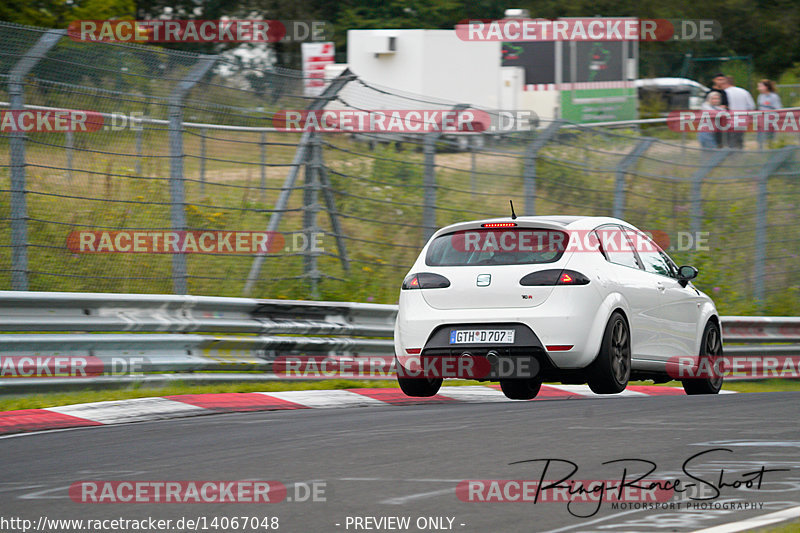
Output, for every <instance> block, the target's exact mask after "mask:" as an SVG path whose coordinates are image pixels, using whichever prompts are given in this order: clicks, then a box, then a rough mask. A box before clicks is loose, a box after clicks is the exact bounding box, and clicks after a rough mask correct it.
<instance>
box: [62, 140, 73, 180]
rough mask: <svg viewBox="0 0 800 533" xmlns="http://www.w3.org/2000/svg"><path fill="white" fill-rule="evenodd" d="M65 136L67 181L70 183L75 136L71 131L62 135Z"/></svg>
mask: <svg viewBox="0 0 800 533" xmlns="http://www.w3.org/2000/svg"><path fill="white" fill-rule="evenodd" d="M64 136H65V139H64V140H65V141H66V142H65V144H66V147H67V181H69V182H70V183H72V158H73V150H74V149H75V136H74V134H73V133H72V130H67V132H66V133H65V134H64Z"/></svg>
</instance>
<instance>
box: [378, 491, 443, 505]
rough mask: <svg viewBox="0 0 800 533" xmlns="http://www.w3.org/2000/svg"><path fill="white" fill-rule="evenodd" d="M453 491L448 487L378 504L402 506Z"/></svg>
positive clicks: (390, 499)
mask: <svg viewBox="0 0 800 533" xmlns="http://www.w3.org/2000/svg"><path fill="white" fill-rule="evenodd" d="M455 491H456V488H455V487H448V488H446V489H440V490H432V491H430V492H417V493H415V494H409V495H408V496H398V497H396V498H389V499H388V500H382V501H380V502H378V503H387V504H390V505H403V504H404V503H408V502H410V501H414V500H421V499H423V498H429V497H431V496H441V495H442V494H449V493H451V492H455Z"/></svg>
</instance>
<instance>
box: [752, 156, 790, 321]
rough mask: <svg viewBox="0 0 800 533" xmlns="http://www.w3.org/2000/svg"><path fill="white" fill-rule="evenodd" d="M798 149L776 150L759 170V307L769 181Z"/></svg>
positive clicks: (756, 284)
mask: <svg viewBox="0 0 800 533" xmlns="http://www.w3.org/2000/svg"><path fill="white" fill-rule="evenodd" d="M796 149H797V147H795V146H787V147H785V148H781V149H780V150H775V151H774V152H773V154H772V155H771V156H770V158H769V160H768V161H767V163H766V164H765V165H764V166H763V167H761V170H760V171H759V172H758V193H757V196H756V235H755V239H756V242H755V257H754V259H753V278H754V279H753V296H754V297H755V300H756V301H757V302H758V306H759V308H762V307H763V305H764V296H765V294H764V292H765V291H764V277H765V275H766V273H765V267H766V257H767V207H768V206H767V202H768V196H767V181H768V180H769V177H770V176H771V175H772V174H773V173H775V172H776V171H777V170H778V169H779V168H780V167H781V165H783V163H784V162H786V160H787V159H789V157H791V156H792V154H793V153H794V151H795V150H796ZM762 310H763V309H762Z"/></svg>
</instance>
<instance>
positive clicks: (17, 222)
mask: <svg viewBox="0 0 800 533" xmlns="http://www.w3.org/2000/svg"><path fill="white" fill-rule="evenodd" d="M66 32H67V30H50V31H47V32H45V33H44V34H43V35H42V36H41V37H40V38H39V41H37V43H36V44H35V45H33V46H32V47H31V49H30V50H28V51H27V52H25V53H24V54H23V56H22V58H21V59H20V60H19V61H17V63H16V64H15V65H14V68H12V69H11V71H10V72H9V75H8V98H9V100H10V102H9V104H10V105H9V108H10V109H11V111H21V110H23V109H24V108H25V88H24V87H25V76H27V75H28V73H30V71H31V69H32V68H33V67H34V66H36V63H38V62H39V60H40V59H42V57H44V55H45V54H46V53H47V51H48V50H50V49H51V48H52V47H53V46H55V45H56V43H58V41H59V40H61V37H62V36H63V35H64V34H65V33H66ZM8 144H9V151H10V152H11V154H10V155H11V161H10V163H11V164H10V166H11V213H10V214H11V288H12V289H13V290H15V291H27V290H28V205H27V200H26V198H25V192H26V184H25V134H24V133H23V132H20V131H12V132H10V133H9V142H8Z"/></svg>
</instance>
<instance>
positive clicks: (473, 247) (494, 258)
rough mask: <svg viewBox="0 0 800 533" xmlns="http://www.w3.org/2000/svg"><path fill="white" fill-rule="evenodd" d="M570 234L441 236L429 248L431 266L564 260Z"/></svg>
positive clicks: (514, 231)
mask: <svg viewBox="0 0 800 533" xmlns="http://www.w3.org/2000/svg"><path fill="white" fill-rule="evenodd" d="M568 242H569V238H568V235H567V233H566V232H563V231H559V230H552V229H539V228H492V229H484V228H482V229H470V230H461V231H456V232H453V233H446V234H444V235H439V236H438V237H436V239H434V241H433V242H432V243H431V245H430V246H429V247H428V253H427V255H426V256H425V264H426V265H428V266H473V265H528V264H540V263H553V262H555V261H558V260H559V259H561V256H562V255H563V254H564V250H565V249H566V247H567V244H568Z"/></svg>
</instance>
